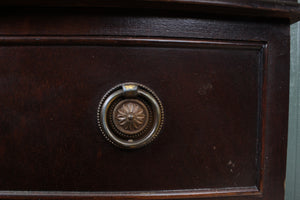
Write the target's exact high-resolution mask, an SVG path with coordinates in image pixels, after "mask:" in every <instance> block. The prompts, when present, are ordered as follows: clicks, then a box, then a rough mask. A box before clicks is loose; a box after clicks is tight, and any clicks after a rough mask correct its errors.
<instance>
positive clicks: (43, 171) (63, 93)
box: [0, 36, 288, 199]
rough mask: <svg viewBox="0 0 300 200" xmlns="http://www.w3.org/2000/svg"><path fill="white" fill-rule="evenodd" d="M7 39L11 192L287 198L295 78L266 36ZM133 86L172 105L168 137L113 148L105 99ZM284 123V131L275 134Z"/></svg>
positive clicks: (5, 129)
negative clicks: (105, 129)
mask: <svg viewBox="0 0 300 200" xmlns="http://www.w3.org/2000/svg"><path fill="white" fill-rule="evenodd" d="M1 41H2V45H0V55H1V59H0V66H1V68H0V77H1V78H0V80H1V84H0V98H1V101H0V108H1V115H0V124H1V126H0V133H1V134H0V156H1V159H0V177H1V179H0V190H1V191H2V192H0V194H1V195H2V196H3V197H7V198H20V197H26V198H28V197H31V198H42V197H47V198H51V197H53V198H72V197H74V198H79V197H82V198H94V197H95V198H100V199H106V198H107V199H110V198H112V197H115V198H121V199H125V198H128V199H132V198H159V199H164V198H188V197H189V198H191V197H194V198H205V197H217V198H218V199H221V198H223V197H224V198H225V197H226V196H234V198H236V199H244V198H245V199H265V198H268V197H270V196H272V195H271V194H270V191H271V189H274V188H277V189H278V196H279V197H280V195H282V189H281V188H282V187H281V186H280V185H281V184H282V177H284V175H282V174H283V172H282V173H281V174H280V175H279V174H278V173H279V172H278V171H280V170H282V169H284V164H285V159H284V155H282V154H281V153H282V152H283V153H284V152H285V140H286V138H285V137H286V136H285V135H286V114H287V111H286V110H287V104H286V102H287V97H286V94H287V93H286V90H287V82H288V75H287V73H282V71H281V70H282V69H281V70H280V68H281V67H282V66H281V64H280V63H281V62H280V59H282V58H280V57H277V56H275V55H276V50H274V49H272V48H271V50H269V46H268V42H266V41H263V40H250V39H247V38H245V40H233V39H232V40H229V39H226V40H219V39H218V38H211V39H200V38H199V39H191V38H175V37H159V38H158V37H141V36H135V37H126V36H64V37H58V36H30V37H28V36H14V37H3V38H2V40H1ZM271 47H272V46H271ZM269 51H271V53H269ZM272 56H273V57H272ZM285 58H286V57H284V59H283V60H284V61H286V60H285ZM274 61H279V62H278V63H277V65H275V64H271V63H273V62H274ZM282 63H284V62H282ZM278 69H279V70H278ZM278 81H279V82H278ZM280 81H281V82H280ZM125 82H137V83H140V84H143V85H145V86H147V87H149V88H150V89H151V90H153V91H154V92H155V93H156V95H157V96H158V97H159V99H160V100H161V103H162V106H163V109H164V115H165V119H164V124H163V126H162V130H161V132H160V134H159V135H158V137H157V138H156V139H155V140H154V141H153V142H152V143H150V144H149V145H147V146H145V147H143V148H139V149H132V150H128V149H121V148H118V147H116V146H114V145H112V144H111V143H110V142H108V141H107V140H106V139H105V137H104V136H103V135H102V134H101V131H100V129H99V127H98V124H97V109H98V105H99V102H100V100H101V99H102V97H103V95H104V94H105V93H106V92H107V91H108V90H110V89H111V88H113V87H114V86H115V85H118V84H121V83H125ZM276 82H277V83H276ZM271 87H272V88H273V89H270V88H271ZM280 89H282V90H283V93H282V94H279V96H277V98H276V95H277V92H278V91H280ZM273 97H274V98H273ZM281 104H282V105H283V108H279V106H281ZM277 108H278V109H279V110H275V109H277ZM278 113H281V114H280V115H278ZM274 115H276V117H277V118H276V119H273V117H274ZM272 116H273V117H272ZM277 121H278V122H280V121H281V122H282V124H281V125H280V124H277V125H274V127H276V126H277V128H278V132H276V130H274V131H271V130H272V125H273V124H274V122H277ZM281 134H282V135H281ZM272 145H273V146H272ZM270 160H271V161H270ZM278 162H279V164H278V165H277V166H271V165H270V164H271V163H272V164H275V163H278ZM277 167H278V168H277ZM282 167H283V168H282ZM277 170H278V171H277ZM276 179H277V180H278V182H276V181H275V182H274V183H272V184H271V183H270V182H271V180H276ZM265 188H266V189H265ZM22 191H29V192H22ZM275 198H276V197H275Z"/></svg>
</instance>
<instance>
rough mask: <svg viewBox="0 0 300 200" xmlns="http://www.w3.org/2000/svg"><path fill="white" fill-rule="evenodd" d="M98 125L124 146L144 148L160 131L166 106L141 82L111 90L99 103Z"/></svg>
mask: <svg viewBox="0 0 300 200" xmlns="http://www.w3.org/2000/svg"><path fill="white" fill-rule="evenodd" d="M97 119H98V125H99V128H100V130H101V132H102V134H103V135H104V136H105V138H106V139H107V140H108V141H110V142H111V143H112V144H114V145H116V146H118V147H121V148H127V149H132V148H140V147H143V146H145V145H147V144H149V143H150V142H152V141H153V139H154V138H155V137H156V136H157V135H158V134H159V132H160V129H161V126H162V124H163V107H162V104H161V102H160V100H159V98H158V97H157V95H156V94H155V93H154V92H153V91H152V90H150V89H149V88H148V87H146V86H144V85H142V84H138V83H123V84H119V85H117V86H115V87H114V88H112V89H111V90H109V91H108V92H107V93H106V94H105V95H104V97H103V98H102V100H101V101H100V103H99V107H98V113H97Z"/></svg>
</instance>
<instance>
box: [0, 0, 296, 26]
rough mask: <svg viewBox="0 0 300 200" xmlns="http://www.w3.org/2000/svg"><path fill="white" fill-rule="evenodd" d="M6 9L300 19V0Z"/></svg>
mask: <svg viewBox="0 0 300 200" xmlns="http://www.w3.org/2000/svg"><path fill="white" fill-rule="evenodd" d="M0 6H2V8H3V9H4V10H6V9H7V8H9V7H12V8H15V7H21V8H22V9H24V7H27V8H31V7H38V8H45V7H50V8H51V7H56V8H57V7H60V8H70V7H71V8H79V9H80V10H81V8H120V9H121V10H120V12H122V11H124V10H128V9H135V10H137V9H139V10H140V9H144V10H163V11H165V12H168V11H177V12H179V13H182V12H188V13H189V14H191V13H194V14H196V15H199V14H213V15H217V16H220V15H221V16H223V15H227V16H236V17H237V16H244V17H249V18H253V17H255V18H276V19H286V20H289V21H290V23H293V22H296V21H298V20H299V19H300V7H299V5H298V4H297V1H296V0H243V1H241V0H188V1H186V0H172V1H170V0H126V1H124V0H114V1H110V0H101V1H98V0H64V1H58V0H55V1H53V0H45V1H39V0H29V1H22V0H10V1H2V2H0Z"/></svg>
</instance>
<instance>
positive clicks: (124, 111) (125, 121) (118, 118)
mask: <svg viewBox="0 0 300 200" xmlns="http://www.w3.org/2000/svg"><path fill="white" fill-rule="evenodd" d="M114 116H115V117H114V124H115V126H116V127H117V128H118V129H119V130H120V131H122V132H124V133H125V134H136V133H138V132H140V131H142V130H143V129H144V128H145V126H146V124H147V121H148V110H147V108H146V106H145V105H144V103H142V102H141V101H139V100H136V99H131V100H125V101H121V102H119V103H118V104H117V106H116V108H115V110H114Z"/></svg>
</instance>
